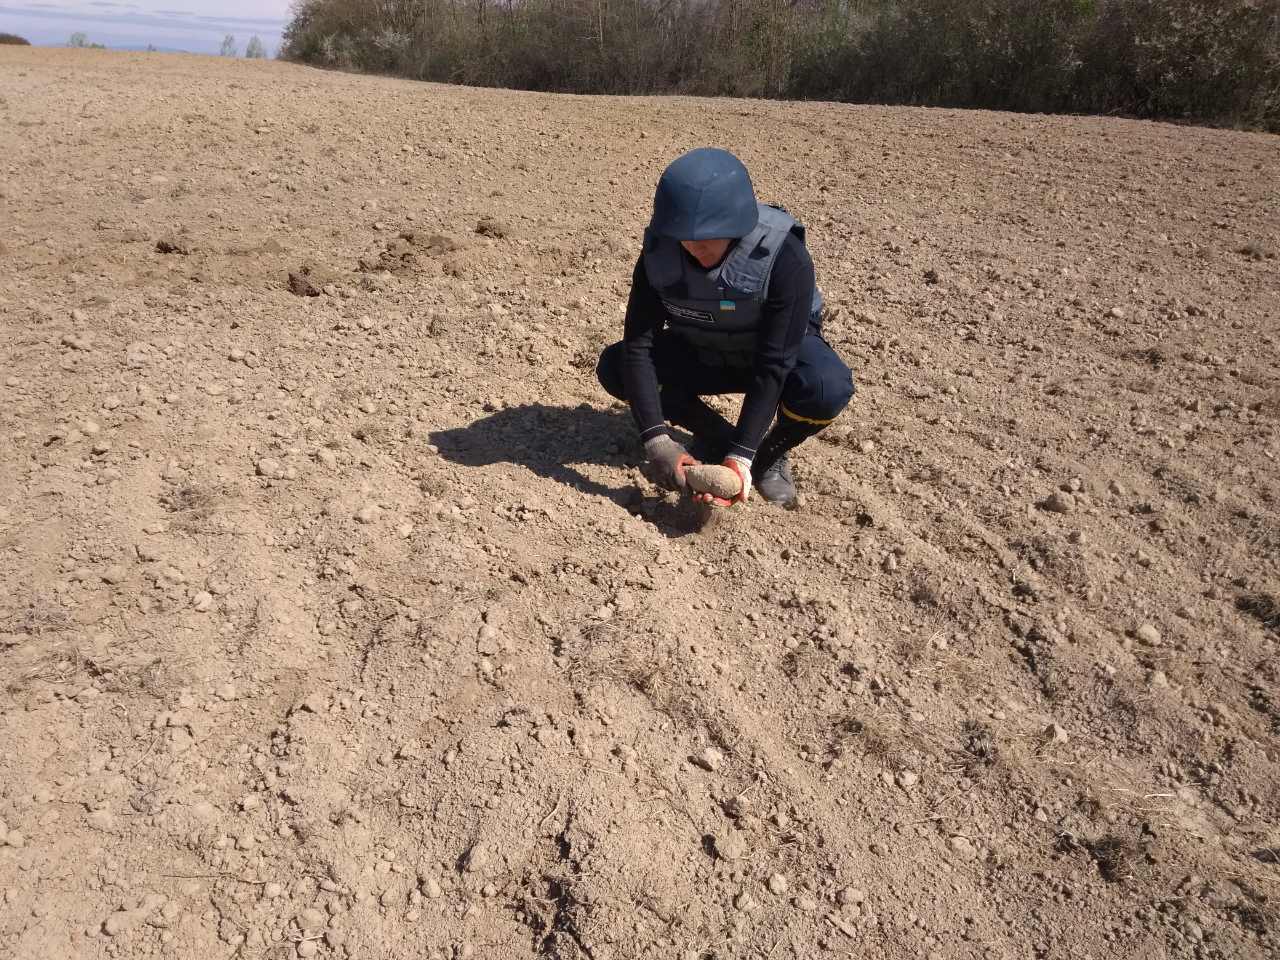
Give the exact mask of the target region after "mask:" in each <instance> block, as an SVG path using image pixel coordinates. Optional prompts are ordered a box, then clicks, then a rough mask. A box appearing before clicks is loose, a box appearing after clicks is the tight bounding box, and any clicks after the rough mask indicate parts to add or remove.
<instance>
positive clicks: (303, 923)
mask: <svg viewBox="0 0 1280 960" xmlns="http://www.w3.org/2000/svg"><path fill="white" fill-rule="evenodd" d="M324 921H325V916H324V914H323V913H321V912H320V911H319V910H317V909H316V908H315V907H308V908H307V909H306V910H303V911H302V912H301V913H300V914H298V915H297V916H296V917H295V918H294V922H295V923H297V925H298V929H299V930H319V929H321V928H322V927H324Z"/></svg>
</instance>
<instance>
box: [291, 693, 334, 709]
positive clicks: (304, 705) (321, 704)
mask: <svg viewBox="0 0 1280 960" xmlns="http://www.w3.org/2000/svg"><path fill="white" fill-rule="evenodd" d="M328 705H329V701H328V700H326V699H325V696H324V694H323V693H312V694H309V695H308V696H306V697H304V698H303V700H302V702H301V703H300V704H299V705H298V709H300V710H302V711H304V712H306V713H324V712H325V709H326V708H327V707H328Z"/></svg>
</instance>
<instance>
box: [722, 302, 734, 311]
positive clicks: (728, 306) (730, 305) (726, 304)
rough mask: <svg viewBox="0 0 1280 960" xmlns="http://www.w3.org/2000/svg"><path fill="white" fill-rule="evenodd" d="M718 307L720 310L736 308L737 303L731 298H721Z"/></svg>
mask: <svg viewBox="0 0 1280 960" xmlns="http://www.w3.org/2000/svg"><path fill="white" fill-rule="evenodd" d="M720 309H721V310H737V309H738V305H737V304H736V303H734V302H733V301H732V300H721V301H720Z"/></svg>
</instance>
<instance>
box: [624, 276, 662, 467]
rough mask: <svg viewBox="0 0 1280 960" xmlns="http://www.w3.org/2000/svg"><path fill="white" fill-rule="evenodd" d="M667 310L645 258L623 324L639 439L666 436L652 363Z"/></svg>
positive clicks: (634, 278)
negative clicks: (653, 285)
mask: <svg viewBox="0 0 1280 960" xmlns="http://www.w3.org/2000/svg"><path fill="white" fill-rule="evenodd" d="M665 319H666V311H665V309H664V308H663V306H662V301H661V300H659V299H658V294H657V292H656V291H655V290H654V289H653V287H652V286H651V285H650V283H649V276H648V274H646V273H645V269H644V260H643V255H642V257H641V259H639V260H637V261H636V268H635V270H634V271H633V272H632V274H631V296H630V297H629V298H628V300H627V316H626V320H625V322H624V325H623V333H622V342H623V368H622V377H623V388H624V389H625V390H626V393H627V403H628V404H630V406H631V415H632V416H633V417H634V418H635V421H636V426H637V427H638V428H639V430H640V440H641V441H642V442H643V441H645V440H651V439H652V438H654V437H656V436H659V435H660V434H664V433H667V424H666V420H665V418H664V417H663V415H662V401H661V399H660V397H659V393H658V372H657V369H656V368H655V367H654V363H653V347H654V338H655V337H656V335H657V333H658V331H660V330H661V329H662V326H663V324H664V323H665Z"/></svg>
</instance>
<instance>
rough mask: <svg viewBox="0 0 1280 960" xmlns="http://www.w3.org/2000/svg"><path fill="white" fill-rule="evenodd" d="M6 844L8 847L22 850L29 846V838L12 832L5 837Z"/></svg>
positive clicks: (14, 831)
mask: <svg viewBox="0 0 1280 960" xmlns="http://www.w3.org/2000/svg"><path fill="white" fill-rule="evenodd" d="M4 842H5V845H6V846H10V847H13V848H14V849H15V850H21V849H22V848H23V847H25V846H26V845H27V838H26V837H25V836H24V835H23V834H22V833H21V832H20V831H18V830H10V831H9V832H8V833H6V834H5V835H4Z"/></svg>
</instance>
